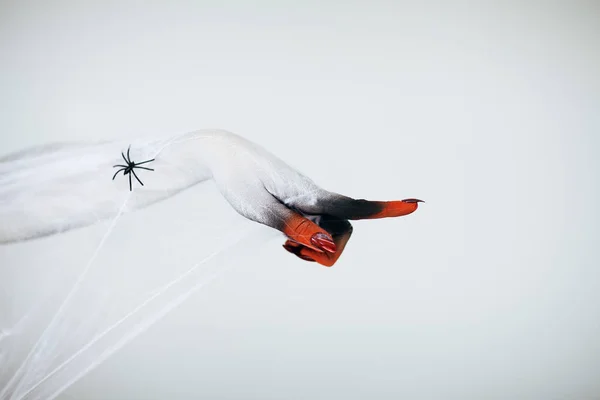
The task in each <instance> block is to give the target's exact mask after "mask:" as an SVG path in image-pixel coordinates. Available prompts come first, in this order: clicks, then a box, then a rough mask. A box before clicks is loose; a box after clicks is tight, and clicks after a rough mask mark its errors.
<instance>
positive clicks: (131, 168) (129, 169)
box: [112, 146, 154, 191]
mask: <svg viewBox="0 0 600 400" xmlns="http://www.w3.org/2000/svg"><path fill="white" fill-rule="evenodd" d="M130 150H131V146H129V147H128V148H127V157H125V154H123V152H121V157H123V160H125V164H126V165H123V164H117V165H113V168H117V167H118V168H119V170H117V172H115V174H114V175H113V177H112V180H113V181H114V180H115V178H116V177H117V175H118V174H119V172H121V171H123V175H129V191H132V190H133V187H132V185H131V175H133V176H134V177H135V179H137V181H138V182H139V183H140V185H142V186H144V184H143V183H142V181H141V180H140V178H138V176H137V175H136V173H135V169H136V168H138V169H145V170H148V171H154V170H153V169H152V168H147V167H140V165H142V164H147V163H149V162H152V161H154V158H153V159H152V160H146V161H142V162H139V163H136V162H135V161H131V157H130V156H129V151H130Z"/></svg>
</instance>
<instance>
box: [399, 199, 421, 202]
mask: <svg viewBox="0 0 600 400" xmlns="http://www.w3.org/2000/svg"><path fill="white" fill-rule="evenodd" d="M402 202H403V203H425V202H424V201H423V200H419V199H404V200H402Z"/></svg>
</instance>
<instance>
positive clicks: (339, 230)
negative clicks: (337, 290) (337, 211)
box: [283, 217, 352, 267]
mask: <svg viewBox="0 0 600 400" xmlns="http://www.w3.org/2000/svg"><path fill="white" fill-rule="evenodd" d="M320 226H321V227H322V228H326V229H327V230H328V231H329V232H331V235H332V237H333V240H334V243H335V246H336V251H335V252H334V253H330V252H318V251H315V250H313V249H311V248H308V247H306V246H303V245H301V244H299V243H296V242H293V241H291V240H288V241H287V242H286V243H285V244H284V245H283V247H284V248H285V249H286V250H287V251H289V252H290V253H292V254H295V255H296V256H297V257H299V258H301V259H303V260H305V261H314V262H317V263H319V264H321V265H324V266H326V267H331V266H333V265H334V264H335V263H336V262H337V260H338V259H339V258H340V256H341V255H342V253H343V251H344V248H345V247H346V243H348V240H350V236H351V235H352V225H351V224H350V223H349V222H348V221H345V220H340V219H337V218H334V217H323V219H322V221H321V222H320Z"/></svg>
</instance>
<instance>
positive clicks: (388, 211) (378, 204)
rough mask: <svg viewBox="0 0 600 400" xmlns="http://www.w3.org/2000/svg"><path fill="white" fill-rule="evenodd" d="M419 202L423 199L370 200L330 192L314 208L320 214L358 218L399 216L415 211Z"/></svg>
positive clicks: (342, 217) (351, 218)
mask: <svg viewBox="0 0 600 400" xmlns="http://www.w3.org/2000/svg"><path fill="white" fill-rule="evenodd" d="M419 203H423V200H419V199H412V198H411V199H404V200H397V201H370V200H364V199H353V198H351V197H347V196H342V195H339V194H334V193H331V194H330V195H329V196H326V197H324V198H321V199H319V200H317V204H316V208H317V209H318V210H319V213H321V214H328V215H332V216H334V217H337V218H341V219H350V220H358V219H376V218H390V217H401V216H403V215H408V214H411V213H413V212H415V211H416V210H417V208H418V206H419Z"/></svg>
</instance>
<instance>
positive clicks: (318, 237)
mask: <svg viewBox="0 0 600 400" xmlns="http://www.w3.org/2000/svg"><path fill="white" fill-rule="evenodd" d="M310 242H311V243H312V244H313V246H316V247H318V248H320V249H322V250H325V251H327V252H329V253H335V252H336V250H337V248H336V247H335V243H334V242H333V240H332V239H331V237H329V236H328V235H326V234H324V233H321V232H318V233H315V234H314V235H313V236H312V237H311V238H310Z"/></svg>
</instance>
